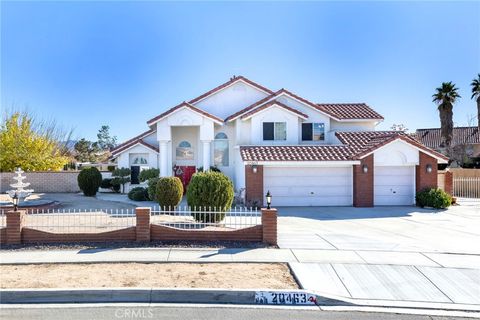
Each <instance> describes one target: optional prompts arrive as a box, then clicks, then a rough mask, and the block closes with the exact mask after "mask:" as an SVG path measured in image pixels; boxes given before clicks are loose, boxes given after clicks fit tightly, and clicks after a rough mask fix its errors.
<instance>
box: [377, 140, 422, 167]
mask: <svg viewBox="0 0 480 320" xmlns="http://www.w3.org/2000/svg"><path fill="white" fill-rule="evenodd" d="M418 154H419V151H418V149H416V148H414V147H412V146H411V145H409V144H408V143H405V142H403V141H399V140H397V141H394V142H392V143H390V144H388V145H386V146H385V147H383V148H381V149H379V150H378V151H376V152H375V166H411V165H417V164H418V161H419V155H418Z"/></svg>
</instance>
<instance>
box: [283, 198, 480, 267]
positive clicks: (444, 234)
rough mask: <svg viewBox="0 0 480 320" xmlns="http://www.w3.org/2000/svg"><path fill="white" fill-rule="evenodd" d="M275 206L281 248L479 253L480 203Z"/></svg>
mask: <svg viewBox="0 0 480 320" xmlns="http://www.w3.org/2000/svg"><path fill="white" fill-rule="evenodd" d="M278 211H279V227H278V228H279V229H278V231H279V246H280V247H281V248H294V249H327V250H352V251H357V250H362V251H370V250H371V251H390V252H392V251H393V252H399V251H402V252H441V253H462V254H480V205H464V206H462V205H460V206H454V207H451V208H449V209H448V210H427V209H420V208H416V207H375V208H352V207H281V208H278ZM406 262H407V261H406Z"/></svg>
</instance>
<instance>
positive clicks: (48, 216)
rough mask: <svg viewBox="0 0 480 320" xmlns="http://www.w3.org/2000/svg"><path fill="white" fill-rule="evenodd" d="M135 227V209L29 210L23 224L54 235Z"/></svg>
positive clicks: (2, 213)
mask: <svg viewBox="0 0 480 320" xmlns="http://www.w3.org/2000/svg"><path fill="white" fill-rule="evenodd" d="M1 215H2V217H3V216H4V212H1ZM135 225H136V216H135V209H117V210H115V209H88V210H87V209H82V210H74V209H55V210H52V209H50V210H28V212H27V214H26V215H25V220H24V222H23V226H24V227H26V228H31V229H36V230H40V231H46V232H53V233H99V232H106V231H114V230H118V229H123V228H128V227H134V226H135Z"/></svg>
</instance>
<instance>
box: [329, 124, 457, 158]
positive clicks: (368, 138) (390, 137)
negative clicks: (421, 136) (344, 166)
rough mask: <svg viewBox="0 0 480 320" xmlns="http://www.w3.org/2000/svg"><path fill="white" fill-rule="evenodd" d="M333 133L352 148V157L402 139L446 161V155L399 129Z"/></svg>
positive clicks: (363, 154) (357, 156)
mask: <svg viewBox="0 0 480 320" xmlns="http://www.w3.org/2000/svg"><path fill="white" fill-rule="evenodd" d="M335 135H336V136H337V137H338V139H339V140H340V141H341V142H342V143H343V144H344V145H346V146H349V147H350V148H351V149H352V151H353V152H354V155H353V158H354V159H362V158H364V157H366V156H367V155H369V154H371V153H373V152H374V151H376V150H378V149H379V148H381V147H383V146H385V145H387V144H389V143H390V142H393V141H395V140H402V141H404V142H406V143H408V144H410V145H412V146H414V147H415V148H417V149H420V150H422V151H424V152H425V153H427V154H429V155H431V156H433V157H435V158H437V159H440V160H441V161H448V157H446V156H444V155H443V154H441V153H439V152H437V151H435V150H433V149H431V148H428V147H426V146H424V145H423V144H421V143H419V142H418V141H417V140H415V139H414V138H412V137H410V136H409V135H407V134H406V133H404V132H401V131H360V132H336V133H335Z"/></svg>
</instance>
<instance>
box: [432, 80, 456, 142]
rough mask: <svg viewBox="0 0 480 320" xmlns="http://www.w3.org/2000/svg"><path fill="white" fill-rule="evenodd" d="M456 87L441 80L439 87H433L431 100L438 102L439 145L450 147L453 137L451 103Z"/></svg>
mask: <svg viewBox="0 0 480 320" xmlns="http://www.w3.org/2000/svg"><path fill="white" fill-rule="evenodd" d="M457 91H458V88H457V87H455V84H453V83H452V82H451V81H450V82H443V83H442V86H441V87H438V88H436V89H435V94H434V95H433V96H432V97H433V102H435V103H436V104H438V112H439V115H440V126H441V134H442V140H441V141H442V142H441V144H440V147H447V148H449V147H450V144H451V142H452V137H453V105H454V103H455V102H456V101H457V99H458V98H461V97H460V95H459V94H458V92H457Z"/></svg>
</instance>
